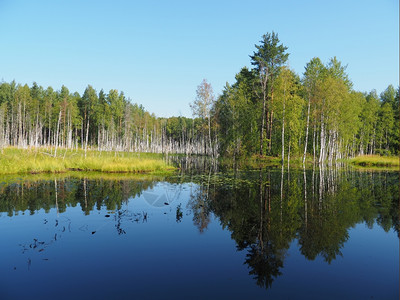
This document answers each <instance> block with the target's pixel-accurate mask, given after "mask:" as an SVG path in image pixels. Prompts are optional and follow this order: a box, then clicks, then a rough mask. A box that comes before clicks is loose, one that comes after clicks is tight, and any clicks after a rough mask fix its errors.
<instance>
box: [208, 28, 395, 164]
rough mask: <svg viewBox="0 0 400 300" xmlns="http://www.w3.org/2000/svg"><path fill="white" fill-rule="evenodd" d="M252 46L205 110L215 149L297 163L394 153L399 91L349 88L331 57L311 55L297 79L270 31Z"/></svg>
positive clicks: (342, 68) (284, 49)
mask: <svg viewBox="0 0 400 300" xmlns="http://www.w3.org/2000/svg"><path fill="white" fill-rule="evenodd" d="M255 47H256V50H255V51H254V53H253V55H250V58H251V64H252V66H253V68H251V69H249V68H247V67H243V68H242V69H241V70H240V71H239V73H238V74H236V77H235V82H234V83H233V84H228V83H227V84H226V86H225V88H224V90H223V92H222V94H221V95H220V96H219V97H218V99H217V100H216V101H215V102H214V103H213V105H212V108H211V109H210V112H211V119H212V121H211V122H210V123H211V124H214V126H215V127H216V128H217V129H218V136H219V137H218V142H219V145H218V147H219V151H220V153H225V154H228V155H230V156H232V157H238V156H249V155H254V154H259V155H272V156H279V157H281V158H282V161H283V160H284V159H286V160H287V161H289V160H290V157H291V156H292V155H296V156H297V157H300V158H302V161H303V163H304V162H305V160H306V158H307V157H309V158H312V160H313V161H314V162H320V163H321V162H325V161H328V162H332V161H335V160H337V159H340V158H346V157H352V156H355V155H363V154H381V155H394V154H396V155H397V154H398V153H399V89H397V90H396V89H395V88H394V87H393V86H392V85H389V86H388V87H387V89H386V90H385V91H384V92H382V93H381V94H380V95H379V96H378V94H377V92H376V91H375V90H372V91H371V92H369V93H361V92H357V91H355V90H354V89H353V85H352V82H351V80H350V78H349V76H348V74H347V73H346V66H344V65H343V64H342V63H341V62H340V61H339V60H338V59H337V58H336V57H334V58H332V59H330V60H329V61H328V62H327V63H323V62H322V61H321V60H320V59H319V58H318V57H314V58H312V59H311V60H310V61H309V62H308V63H307V64H306V66H305V70H304V73H303V74H302V76H299V75H298V74H296V73H295V72H294V71H293V70H291V69H290V68H289V67H288V65H287V59H288V56H289V54H288V53H287V47H285V46H284V45H283V44H282V43H280V41H279V39H278V35H277V34H275V33H274V32H272V33H271V34H269V33H268V34H266V35H263V37H262V40H261V41H260V44H259V45H255Z"/></svg>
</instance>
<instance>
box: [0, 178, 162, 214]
mask: <svg viewBox="0 0 400 300" xmlns="http://www.w3.org/2000/svg"><path fill="white" fill-rule="evenodd" d="M153 185H154V182H153V181H133V180H103V179H77V178H63V179H56V180H54V179H53V180H40V181H23V182H16V183H11V184H3V185H1V184H0V212H7V214H8V215H9V216H12V215H14V214H18V212H24V211H26V210H29V212H30V214H34V213H35V212H36V211H38V210H40V209H44V210H45V211H46V212H49V210H50V209H51V208H57V209H58V211H59V212H60V213H62V212H64V211H65V210H66V208H67V207H68V206H71V207H75V206H77V205H78V204H79V205H80V206H81V208H82V210H83V211H84V212H85V214H89V213H90V211H91V210H93V209H95V208H96V209H98V210H100V209H101V207H103V206H105V207H107V209H108V210H117V209H120V208H121V205H122V203H123V202H126V201H128V199H129V198H130V197H135V196H137V195H140V194H141V193H142V191H143V190H146V189H148V188H150V187H152V186H153Z"/></svg>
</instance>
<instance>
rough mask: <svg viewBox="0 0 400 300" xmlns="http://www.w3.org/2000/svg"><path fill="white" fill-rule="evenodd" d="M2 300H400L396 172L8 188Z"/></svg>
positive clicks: (266, 173)
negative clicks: (399, 299) (265, 299)
mask: <svg viewBox="0 0 400 300" xmlns="http://www.w3.org/2000/svg"><path fill="white" fill-rule="evenodd" d="M0 228H1V230H0V241H1V247H0V254H1V257H2V259H1V260H0V274H1V281H0V299H28V298H31V299H225V298H231V299H248V298H255V299H261V298H267V299H398V298H399V232H398V228H399V173H398V172H389V171H365V170H364V171H357V170H353V169H349V168H331V169H315V170H305V171H304V170H302V169H298V170H296V169H293V170H290V172H288V170H287V169H283V170H282V169H274V168H269V169H261V170H252V171H238V172H234V171H226V172H215V170H214V169H212V168H210V169H209V170H206V171H203V172H183V171H182V172H181V173H179V174H177V175H174V176H170V177H152V176H121V175H119V176H117V175H115V176H112V175H107V176H105V177H102V175H87V176H86V177H85V175H82V174H78V175H55V176H44V175H38V176H29V177H26V178H15V177H13V178H3V179H1V178H0Z"/></svg>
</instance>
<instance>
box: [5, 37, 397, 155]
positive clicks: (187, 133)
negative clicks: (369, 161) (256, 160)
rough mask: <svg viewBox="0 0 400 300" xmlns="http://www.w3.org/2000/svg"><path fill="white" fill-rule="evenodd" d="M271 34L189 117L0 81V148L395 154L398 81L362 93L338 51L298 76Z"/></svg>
mask: <svg viewBox="0 0 400 300" xmlns="http://www.w3.org/2000/svg"><path fill="white" fill-rule="evenodd" d="M288 57H289V53H288V52H287V47H285V46H284V45H283V44H282V43H281V42H280V41H279V38H278V34H276V33H274V32H272V33H267V34H265V35H263V36H262V39H261V41H260V42H259V44H257V45H255V51H254V52H253V54H251V55H250V59H251V65H252V68H248V67H243V68H242V69H241V70H239V72H238V73H237V74H236V76H235V82H233V83H231V84H229V83H227V84H226V86H225V87H224V89H223V91H222V93H221V95H219V96H217V97H216V96H215V95H214V92H213V88H212V86H211V84H210V83H209V82H208V81H207V80H206V79H204V80H203V81H202V82H201V83H200V85H199V86H198V88H197V90H196V96H195V97H194V101H192V103H190V106H191V108H192V111H193V118H186V117H182V116H179V117H170V118H158V117H156V116H155V115H154V114H151V113H149V112H147V111H146V110H145V109H144V107H143V106H142V105H139V104H136V103H133V102H132V101H131V100H130V99H129V98H127V97H126V96H125V95H124V93H123V92H121V91H117V90H115V89H111V90H110V91H108V92H105V91H103V90H100V91H99V92H98V91H96V90H95V89H94V88H93V87H92V86H91V85H88V86H87V88H86V89H85V90H84V92H83V94H82V95H80V94H79V93H78V92H70V91H69V90H68V88H67V87H66V86H62V87H61V89H59V90H54V89H53V88H52V87H47V88H44V87H42V86H40V85H38V84H37V83H36V82H33V84H32V85H31V86H28V85H27V84H24V85H23V84H18V83H16V82H15V81H12V82H10V83H8V82H4V81H3V82H1V83H0V147H1V148H4V147H8V146H16V147H20V148H27V147H31V146H33V147H40V146H51V147H53V148H55V149H57V148H67V149H78V148H82V149H85V151H86V150H87V149H92V150H99V151H129V152H154V153H184V154H186V155H189V154H202V155H209V156H213V157H218V156H221V155H222V156H228V157H232V158H234V159H236V158H240V157H250V156H261V157H264V156H273V157H279V158H280V159H281V160H282V162H283V161H284V160H287V161H289V160H290V159H291V157H297V158H299V159H301V160H302V161H303V163H304V162H305V161H306V160H307V161H313V162H319V163H322V162H330V163H331V162H333V161H336V160H338V159H343V158H349V157H354V156H357V155H364V154H378V155H386V156H390V155H398V154H399V88H397V89H396V88H395V87H393V86H392V85H389V86H388V87H387V88H386V89H385V90H384V91H383V92H382V93H381V94H380V95H378V94H377V92H376V91H375V90H373V89H372V90H371V91H369V92H359V91H355V90H354V89H353V84H352V81H351V79H350V78H349V76H348V74H347V73H346V66H345V65H343V64H342V63H341V62H340V61H339V60H338V59H337V58H336V57H333V58H331V59H330V60H329V61H328V62H322V61H321V59H320V58H318V57H314V58H312V59H311V60H310V61H309V62H308V63H307V64H306V66H305V68H304V73H303V74H301V75H299V74H296V73H295V72H294V71H293V70H291V69H290V68H289V66H288Z"/></svg>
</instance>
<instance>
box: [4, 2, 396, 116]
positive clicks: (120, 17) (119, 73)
mask: <svg viewBox="0 0 400 300" xmlns="http://www.w3.org/2000/svg"><path fill="white" fill-rule="evenodd" d="M0 28H1V29H0V31H1V47H0V79H3V80H4V81H7V82H9V81H11V80H13V79H15V80H16V81H17V82H18V83H28V84H29V85H31V84H32V82H33V81H36V82H37V83H38V84H40V85H42V86H44V87H47V86H52V87H53V88H54V89H60V88H61V85H63V84H64V85H65V86H67V87H68V88H69V89H70V91H71V92H74V91H78V92H79V93H80V94H82V93H83V91H84V89H85V87H86V86H87V85H88V84H91V85H92V86H93V87H94V88H95V89H96V90H97V91H99V90H100V89H102V88H103V89H104V90H105V91H106V92H108V91H109V90H110V89H113V88H114V89H118V90H119V91H124V93H125V95H126V96H127V97H129V98H131V99H132V101H133V102H136V103H139V104H142V105H143V106H144V107H145V109H146V110H148V111H150V112H153V113H155V114H156V115H157V116H166V117H168V116H172V115H175V116H177V115H183V116H188V117H190V116H191V111H190V107H189V103H190V102H192V101H193V100H194V98H195V91H196V88H197V86H198V85H199V84H200V82H201V81H202V79H203V78H206V79H207V80H208V81H209V82H210V83H211V84H212V86H213V87H214V92H215V94H216V95H218V94H219V93H221V91H222V89H223V87H224V85H225V83H226V82H230V83H232V82H233V81H234V76H235V74H236V73H237V72H239V70H240V69H241V68H242V67H243V66H249V67H250V66H251V64H250V59H249V55H250V54H252V53H253V51H254V49H255V48H254V45H255V44H258V43H259V41H260V39H261V36H262V35H263V34H265V33H267V32H272V31H275V32H276V33H278V35H279V39H280V41H281V42H282V43H283V44H284V45H285V46H287V47H288V52H289V53H290V55H289V64H290V67H291V68H292V69H293V70H294V71H295V72H297V73H298V74H300V75H301V74H302V73H303V71H304V66H305V64H306V63H307V62H308V61H309V60H310V59H311V58H313V57H315V56H318V57H320V58H321V60H322V61H324V62H327V61H328V60H329V59H330V58H331V57H333V56H336V57H337V58H338V59H339V60H340V61H341V62H342V63H343V64H347V65H348V68H347V71H348V74H349V76H350V78H351V79H352V81H353V84H354V89H355V90H359V91H370V90H372V89H376V90H377V91H378V93H380V92H382V91H383V90H384V89H385V88H386V87H387V86H388V85H389V84H393V85H394V86H396V87H397V86H398V84H399V1H398V0H379V1H378V0H337V1H309V0H303V1H295V0H293V1H291V0H285V1H267V0H264V1H251V0H249V1H232V0H231V1H217V0H214V1H208V0H204V1H174V0H170V1H118V0H113V1H83V0H80V1H59V0H52V1H18V0H13V1H11V0H9V1H8V0H0Z"/></svg>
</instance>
